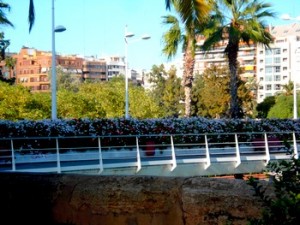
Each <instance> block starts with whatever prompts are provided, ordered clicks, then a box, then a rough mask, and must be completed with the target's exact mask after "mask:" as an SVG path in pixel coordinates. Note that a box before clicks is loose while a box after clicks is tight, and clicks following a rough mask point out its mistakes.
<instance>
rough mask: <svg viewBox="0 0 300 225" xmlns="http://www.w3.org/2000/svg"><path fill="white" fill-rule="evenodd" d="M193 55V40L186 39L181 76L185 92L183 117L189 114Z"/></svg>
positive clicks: (193, 63)
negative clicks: (186, 44)
mask: <svg viewBox="0 0 300 225" xmlns="http://www.w3.org/2000/svg"><path fill="white" fill-rule="evenodd" d="M194 65H195V57H194V53H193V40H192V39H190V40H188V46H187V48H186V52H185V55H184V71H183V77H182V86H183V88H184V94H185V117H190V116H191V99H192V86H193V79H194V77H193V73H194Z"/></svg>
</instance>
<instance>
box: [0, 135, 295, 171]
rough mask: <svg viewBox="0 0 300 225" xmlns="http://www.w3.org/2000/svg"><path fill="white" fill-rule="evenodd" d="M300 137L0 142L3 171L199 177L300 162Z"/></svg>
mask: <svg viewBox="0 0 300 225" xmlns="http://www.w3.org/2000/svg"><path fill="white" fill-rule="evenodd" d="M299 142H300V133H294V132H286V133H282V132H281V133H266V132H261V133H226V134H224V133H219V134H217V133H212V134H210V133H207V134H172V135H170V134H168V135H165V134H160V135H147V136H143V135H139V136H134V135H118V136H93V137H91V136H88V137H80V136H76V137H28V138H0V172H39V173H41V172H55V173H67V172H68V173H71V172H72V173H99V174H103V175H133V174H136V175H155V176H156V175H157V176H195V175H221V174H235V173H256V172H261V171H262V170H263V169H264V168H265V166H266V165H267V163H268V162H269V161H273V160H282V159H284V160H289V159H291V157H292V155H293V156H295V157H297V158H298V155H299V150H298V148H299V147H300V146H299V144H300V143H299Z"/></svg>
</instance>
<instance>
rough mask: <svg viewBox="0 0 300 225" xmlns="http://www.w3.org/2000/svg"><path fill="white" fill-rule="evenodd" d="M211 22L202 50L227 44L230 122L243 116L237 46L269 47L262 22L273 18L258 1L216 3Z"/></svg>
mask: <svg viewBox="0 0 300 225" xmlns="http://www.w3.org/2000/svg"><path fill="white" fill-rule="evenodd" d="M214 6H215V7H214V9H213V10H212V13H211V19H210V20H209V23H208V24H207V27H206V28H207V30H206V33H205V35H206V40H205V42H204V45H203V49H204V50H209V49H211V48H212V47H213V46H214V45H215V44H217V43H218V42H220V41H222V40H226V41H227V40H228V43H227V46H226V48H225V53H226V55H227V57H228V65H229V69H230V109H229V115H228V116H229V118H241V117H242V116H243V113H242V109H241V105H239V100H238V94H237V93H238V88H237V83H238V77H237V76H238V73H237V66H238V62H237V57H238V51H239V43H240V42H245V43H247V44H250V43H251V42H254V43H260V44H263V45H265V46H267V47H268V46H269V44H270V43H271V42H272V36H271V34H270V33H269V32H268V30H267V29H266V27H267V26H266V24H265V22H264V19H266V18H268V17H271V18H272V17H274V16H275V14H274V13H273V12H272V11H271V10H270V7H271V4H269V3H263V2H260V1H259V0H243V1H241V0H216V1H215V5H214Z"/></svg>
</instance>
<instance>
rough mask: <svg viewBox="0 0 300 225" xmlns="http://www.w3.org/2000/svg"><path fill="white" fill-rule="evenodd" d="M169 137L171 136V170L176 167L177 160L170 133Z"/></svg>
mask: <svg viewBox="0 0 300 225" xmlns="http://www.w3.org/2000/svg"><path fill="white" fill-rule="evenodd" d="M170 137H171V150H172V161H173V165H172V168H171V171H173V170H174V169H175V168H176V167H177V161H176V155H175V148H174V142H173V136H172V135H171V136H170Z"/></svg>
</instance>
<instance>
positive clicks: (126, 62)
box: [124, 25, 150, 119]
mask: <svg viewBox="0 0 300 225" xmlns="http://www.w3.org/2000/svg"><path fill="white" fill-rule="evenodd" d="M133 36H134V34H133V33H131V32H128V31H127V25H126V26H125V35H124V38H125V119H129V117H130V116H129V96H128V44H129V41H128V39H129V38H131V37H133ZM147 39H150V36H148V35H145V36H142V37H141V38H139V39H135V40H133V41H139V40H147ZM131 43H132V42H131Z"/></svg>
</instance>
